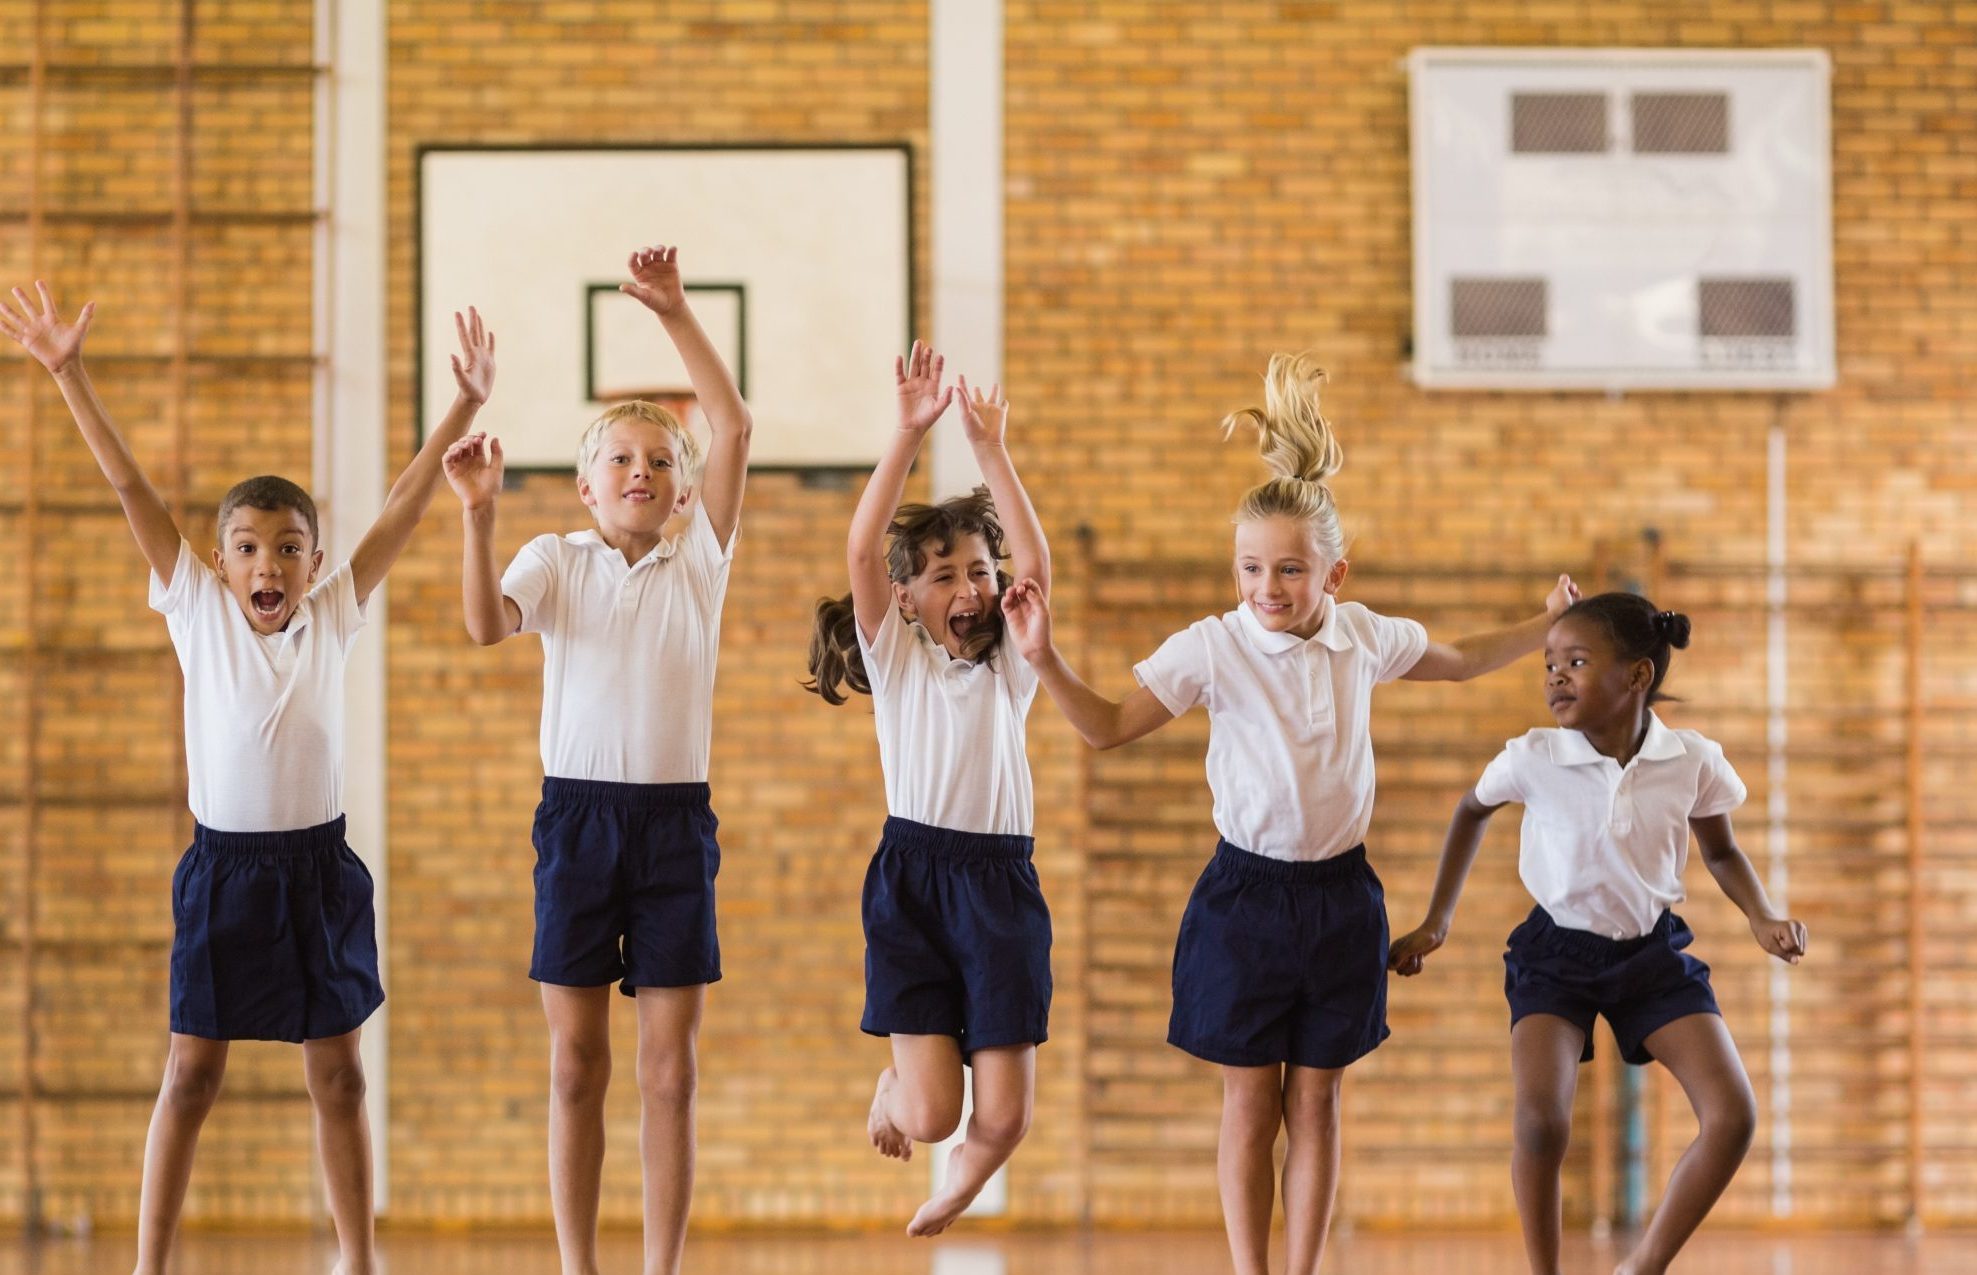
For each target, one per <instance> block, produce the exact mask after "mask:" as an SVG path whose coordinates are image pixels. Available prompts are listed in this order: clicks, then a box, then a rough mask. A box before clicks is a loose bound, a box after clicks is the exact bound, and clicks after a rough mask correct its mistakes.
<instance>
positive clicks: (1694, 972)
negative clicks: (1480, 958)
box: [1503, 907, 1721, 1067]
mask: <svg viewBox="0 0 1977 1275" xmlns="http://www.w3.org/2000/svg"><path fill="white" fill-rule="evenodd" d="M1694 938H1695V935H1694V934H1693V933H1691V932H1690V930H1689V927H1688V923H1687V922H1685V921H1683V920H1682V918H1681V917H1679V916H1676V915H1675V914H1674V913H1673V912H1663V913H1662V914H1661V918H1660V919H1659V920H1657V921H1656V922H1655V923H1654V928H1653V929H1652V930H1650V931H1648V932H1647V933H1646V934H1643V935H1642V936H1641V937H1639V938H1634V939H1609V938H1604V937H1602V936H1600V935H1598V934H1593V933H1590V932H1588V931H1586V930H1568V929H1565V928H1564V927H1562V926H1560V925H1558V924H1557V923H1556V922H1554V921H1553V920H1552V919H1551V914H1550V913H1548V912H1546V911H1545V910H1544V909H1543V908H1541V907H1540V908H1532V909H1531V915H1530V916H1528V917H1526V918H1525V919H1524V923H1523V924H1522V925H1520V926H1518V927H1517V928H1516V929H1514V930H1512V931H1511V932H1510V939H1509V950H1508V951H1506V952H1505V953H1504V954H1503V970H1504V973H1503V994H1504V996H1505V997H1506V998H1507V999H1508V1000H1509V1001H1510V1025H1511V1026H1512V1027H1515V1026H1516V1025H1517V1020H1518V1019H1520V1018H1523V1017H1524V1016H1525V1015H1527V1014H1554V1015H1556V1016H1557V1017H1559V1018H1563V1019H1565V1020H1566V1021H1567V1022H1570V1023H1571V1024H1572V1025H1573V1026H1575V1027H1577V1028H1578V1029H1579V1030H1580V1031H1582V1032H1584V1033H1585V1034H1586V1048H1585V1050H1584V1051H1583V1052H1582V1053H1580V1055H1579V1061H1580V1062H1591V1061H1592V1057H1593V1017H1594V1016H1595V1015H1597V1014H1604V1015H1606V1021H1607V1022H1608V1023H1609V1024H1611V1025H1612V1027H1613V1039H1614V1040H1615V1041H1617V1042H1618V1043H1619V1045H1620V1056H1621V1057H1622V1058H1624V1059H1626V1060H1627V1061H1628V1062H1630V1063H1633V1064H1634V1065H1635V1066H1637V1067H1638V1066H1641V1065H1643V1064H1646V1063H1650V1062H1653V1061H1654V1055H1653V1054H1651V1053H1649V1052H1648V1048H1647V1038H1648V1037H1649V1036H1651V1035H1653V1034H1654V1033H1655V1032H1657V1031H1659V1030H1660V1029H1661V1028H1663V1027H1666V1026H1667V1025H1668V1024H1670V1023H1672V1022H1674V1021H1675V1020H1676V1019H1678V1018H1687V1017H1688V1016H1689V1015H1690V1014H1715V1013H1719V1012H1721V1011H1719V1010H1718V1009H1717V1008H1716V993H1715V992H1713V991H1711V990H1710V987H1709V966H1707V965H1704V964H1703V963H1702V962H1701V961H1698V960H1697V959H1696V958H1695V957H1693V956H1690V955H1689V954H1688V953H1686V952H1684V951H1683V950H1682V949H1683V948H1685V947H1687V946H1688V945H1689V944H1690V942H1691V941H1693V940H1694Z"/></svg>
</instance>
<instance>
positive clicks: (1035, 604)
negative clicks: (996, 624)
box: [1002, 580, 1174, 749]
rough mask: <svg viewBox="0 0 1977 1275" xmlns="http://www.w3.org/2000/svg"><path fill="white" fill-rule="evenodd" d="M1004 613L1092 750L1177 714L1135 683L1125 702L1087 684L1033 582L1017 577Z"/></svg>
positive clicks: (1114, 744) (1039, 676) (1140, 732)
mask: <svg viewBox="0 0 1977 1275" xmlns="http://www.w3.org/2000/svg"><path fill="white" fill-rule="evenodd" d="M1002 615H1003V619H1004V620H1005V621H1006V622H1007V623H1008V626H1009V632H1010V633H1011V634H1012V635H1014V637H1015V639H1016V649H1018V650H1020V651H1021V652H1022V653H1023V658H1024V659H1026V660H1028V661H1029V662H1030V666H1031V667H1032V668H1034V669H1036V671H1037V680H1038V681H1040V682H1042V683H1043V687H1044V689H1045V690H1047V691H1049V692H1050V698H1051V699H1053V700H1055V701H1056V703H1057V707H1058V708H1059V709H1060V710H1061V711H1062V712H1063V714H1064V716H1065V717H1066V718H1068V719H1070V722H1071V726H1072V728H1073V729H1074V730H1076V731H1077V732H1078V734H1079V735H1080V736H1081V737H1082V738H1083V739H1084V741H1085V742H1086V743H1087V744H1090V745H1091V746H1092V747H1093V748H1099V749H1104V748H1117V747H1118V746H1119V745H1121V744H1130V743H1131V742H1132V741H1134V740H1136V739H1138V738H1139V737H1140V736H1142V735H1149V734H1151V733H1153V732H1154V731H1156V730H1158V729H1159V728H1160V727H1162V726H1165V725H1166V724H1167V723H1168V722H1171V721H1173V720H1174V714H1173V713H1172V712H1170V711H1169V710H1168V708H1167V706H1166V705H1165V704H1163V703H1161V702H1160V697H1159V696H1158V695H1155V694H1154V693H1153V692H1152V691H1150V690H1148V689H1147V688H1146V687H1144V686H1136V687H1134V688H1133V689H1132V691H1131V692H1129V693H1128V694H1127V696H1126V698H1125V699H1123V700H1110V699H1107V698H1105V697H1104V696H1103V695H1100V694H1099V693H1098V692H1097V691H1095V690H1093V689H1092V688H1091V687H1089V686H1087V685H1085V681H1084V679H1083V678H1081V677H1079V676H1078V675H1077V673H1076V672H1075V671H1074V670H1073V669H1072V668H1071V666H1070V665H1069V664H1068V663H1066V662H1065V660H1064V657H1063V655H1061V654H1060V653H1059V652H1058V650H1057V646H1056V643H1054V642H1053V641H1052V640H1051V635H1050V600H1049V599H1048V598H1047V597H1045V595H1044V591H1043V587H1042V586H1041V585H1039V584H1038V583H1037V582H1036V581H1035V580H1018V581H1017V582H1016V583H1014V584H1012V585H1010V586H1009V589H1008V591H1007V592H1006V593H1004V594H1003V595H1002Z"/></svg>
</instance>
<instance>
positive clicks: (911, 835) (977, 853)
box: [881, 815, 1037, 859]
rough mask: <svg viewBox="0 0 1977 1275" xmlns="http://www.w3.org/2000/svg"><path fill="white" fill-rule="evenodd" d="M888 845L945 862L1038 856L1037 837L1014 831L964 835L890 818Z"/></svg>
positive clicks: (928, 825)
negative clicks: (935, 857) (933, 856)
mask: <svg viewBox="0 0 1977 1275" xmlns="http://www.w3.org/2000/svg"><path fill="white" fill-rule="evenodd" d="M881 835H882V836H883V838H884V841H885V844H886V845H889V846H891V847H892V848H893V849H895V850H914V851H918V852H919V853H921V854H937V855H939V856H941V857H942V858H944V859H1028V858H1030V857H1031V856H1032V855H1033V854H1035V853H1036V844H1037V842H1036V838H1035V837H1025V836H1019V835H1018V834H1016V833H1013V832H960V831H957V830H956V829H953V828H936V827H934V826H933V825H932V824H926V823H914V822H913V821H912V820H911V819H901V818H900V817H899V816H897V815H887V816H886V826H885V832H884V833H883V834H881Z"/></svg>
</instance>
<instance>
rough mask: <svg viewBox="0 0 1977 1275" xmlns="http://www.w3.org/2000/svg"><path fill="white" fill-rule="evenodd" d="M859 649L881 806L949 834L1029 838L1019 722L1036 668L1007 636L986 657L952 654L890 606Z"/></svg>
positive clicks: (1026, 758) (1031, 806)
mask: <svg viewBox="0 0 1977 1275" xmlns="http://www.w3.org/2000/svg"><path fill="white" fill-rule="evenodd" d="M853 627H854V628H856V627H857V626H856V625H854V626H853ZM858 650H859V653H860V654H861V655H863V656H864V658H865V675H866V678H867V679H868V680H869V681H870V682H871V684H872V717H873V719H874V721H875V723H876V725H877V727H878V732H879V767H880V769H881V770H883V771H884V772H885V778H886V809H887V810H888V811H889V812H891V813H892V814H894V815H896V816H898V817H899V818H901V819H911V820H913V821H914V822H915V823H924V824H929V825H931V826H933V827H936V828H950V829H953V830H954V831H956V832H994V833H1007V834H1012V835H1015V836H1023V837H1027V836H1030V835H1032V829H1033V828H1034V827H1035V823H1036V811H1035V798H1034V795H1033V790H1032V788H1031V786H1030V754H1029V749H1028V748H1027V746H1026V742H1025V738H1024V731H1023V726H1024V722H1025V721H1026V719H1027V718H1028V717H1029V714H1030V704H1031V703H1032V701H1034V700H1035V699H1036V697H1037V674H1036V670H1035V669H1033V668H1031V667H1030V664H1029V661H1027V660H1025V659H1024V658H1023V654H1022V652H1020V651H1018V650H1017V649H1016V644H1015V643H1014V642H1013V641H1010V640H1009V639H1008V638H1007V637H1006V636H1005V638H1004V639H1003V641H1002V642H1001V643H999V644H998V645H997V646H996V649H995V655H994V656H993V657H992V658H991V660H990V661H989V662H988V663H984V664H976V663H973V662H971V661H968V660H957V659H955V658H954V657H953V656H951V655H949V654H948V653H947V649H946V648H945V647H943V646H941V645H940V643H938V642H936V641H934V639H933V636H932V635H931V634H929V633H928V632H927V630H926V629H925V628H923V627H921V626H920V625H919V624H916V623H912V622H910V621H908V620H907V619H906V617H905V616H903V615H901V614H900V613H899V608H898V607H890V606H889V607H887V608H886V614H885V618H884V619H883V620H881V621H879V631H878V633H876V634H875V635H873V639H872V640H871V641H870V642H867V641H866V640H865V633H864V630H863V629H859V631H858Z"/></svg>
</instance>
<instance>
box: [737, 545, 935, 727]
mask: <svg viewBox="0 0 1977 1275" xmlns="http://www.w3.org/2000/svg"><path fill="white" fill-rule="evenodd" d="M709 534H710V535H711V534H712V528H709ZM851 629H852V632H854V633H856V634H857V635H858V654H859V655H860V656H862V657H863V658H864V660H865V680H866V682H867V683H869V684H870V685H871V687H872V694H873V695H880V694H883V693H884V691H885V688H887V687H889V686H891V685H892V684H893V683H894V681H895V680H896V679H895V676H894V674H895V671H896V670H897V669H898V668H899V666H900V663H901V661H902V660H904V659H905V657H906V655H907V654H908V653H909V651H910V649H911V647H910V643H911V642H912V641H913V634H912V631H911V629H910V628H909V627H908V626H907V623H906V617H905V616H903V615H901V614H900V613H899V608H898V607H896V606H891V605H888V606H887V607H886V613H885V616H884V617H883V618H882V619H880V621H879V631H878V632H877V633H875V634H873V635H872V640H871V641H870V642H867V641H866V640H865V630H864V629H862V628H860V627H859V625H858V619H857V617H856V616H853V617H852V620H851Z"/></svg>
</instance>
